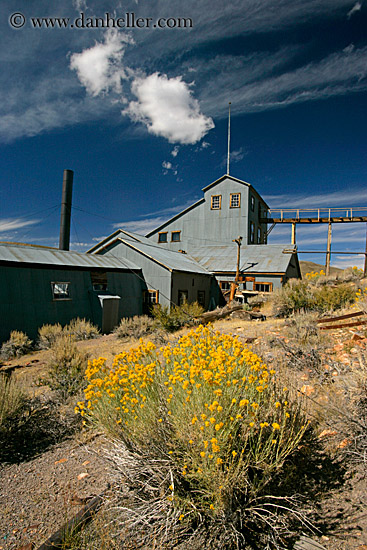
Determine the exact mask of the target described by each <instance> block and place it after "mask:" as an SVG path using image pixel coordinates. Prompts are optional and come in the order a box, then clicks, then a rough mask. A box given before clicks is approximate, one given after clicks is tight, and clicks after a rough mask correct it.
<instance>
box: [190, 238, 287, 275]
mask: <svg viewBox="0 0 367 550" xmlns="http://www.w3.org/2000/svg"><path fill="white" fill-rule="evenodd" d="M285 250H286V251H287V252H284V251H285ZM296 253H297V248H296V247H295V246H293V245H289V246H286V245H277V244H265V245H264V244H262V245H254V244H251V245H242V246H241V255H240V271H241V272H242V273H246V272H247V273H267V274H271V273H274V274H284V273H285V272H286V271H287V268H288V266H289V263H290V261H291V259H292V257H294V255H295V254H296ZM190 255H191V256H192V257H193V258H194V259H195V260H196V261H197V262H199V263H200V265H202V266H203V267H205V268H206V269H207V270H208V271H210V272H212V273H228V272H230V273H232V272H235V271H236V267H237V247H235V246H234V245H223V246H195V247H192V248H191V249H190ZM296 258H297V256H296Z"/></svg>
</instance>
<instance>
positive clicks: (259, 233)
mask: <svg viewBox="0 0 367 550" xmlns="http://www.w3.org/2000/svg"><path fill="white" fill-rule="evenodd" d="M257 243H258V244H261V227H258V228H257Z"/></svg>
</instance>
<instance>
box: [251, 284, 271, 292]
mask: <svg viewBox="0 0 367 550" xmlns="http://www.w3.org/2000/svg"><path fill="white" fill-rule="evenodd" d="M254 290H256V291H257V292H272V291H273V283H254Z"/></svg>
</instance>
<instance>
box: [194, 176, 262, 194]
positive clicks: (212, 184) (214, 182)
mask: <svg viewBox="0 0 367 550" xmlns="http://www.w3.org/2000/svg"><path fill="white" fill-rule="evenodd" d="M225 179H230V180H232V181H235V182H236V183H242V185H247V187H252V185H251V183H248V182H247V181H243V180H240V179H238V178H234V177H233V176H230V175H229V174H224V176H221V177H220V178H219V179H217V180H215V181H213V182H212V183H209V185H207V186H206V187H203V188H202V191H204V193H205V191H208V190H209V189H210V188H211V187H214V186H215V185H218V183H221V182H222V181H223V180H225Z"/></svg>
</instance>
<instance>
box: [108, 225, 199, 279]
mask: <svg viewBox="0 0 367 550" xmlns="http://www.w3.org/2000/svg"><path fill="white" fill-rule="evenodd" d="M119 240H120V241H121V242H122V243H124V244H126V245H129V246H131V247H133V248H134V249H135V250H137V251H138V252H140V253H141V254H144V256H147V257H149V258H151V259H153V260H155V261H157V262H158V263H160V264H161V265H163V266H165V267H166V268H168V269H170V270H172V271H186V272H189V273H203V274H205V275H209V272H208V271H207V270H206V269H205V267H203V266H202V265H200V264H199V263H197V262H196V261H195V260H194V259H193V258H192V257H190V256H189V255H188V254H182V253H181V252H176V251H174V250H167V249H165V248H163V247H161V246H159V245H156V244H153V243H152V242H151V241H149V240H148V239H145V242H144V243H143V242H138V241H133V240H132V239H125V238H123V237H122V235H121V236H120V237H119Z"/></svg>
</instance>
